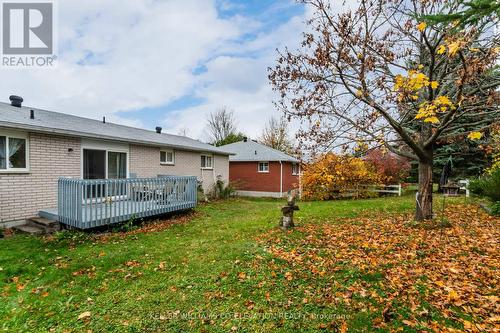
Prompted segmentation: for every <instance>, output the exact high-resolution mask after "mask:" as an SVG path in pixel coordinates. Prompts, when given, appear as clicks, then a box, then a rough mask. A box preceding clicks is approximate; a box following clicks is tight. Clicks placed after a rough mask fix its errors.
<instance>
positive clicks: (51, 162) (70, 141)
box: [0, 133, 229, 222]
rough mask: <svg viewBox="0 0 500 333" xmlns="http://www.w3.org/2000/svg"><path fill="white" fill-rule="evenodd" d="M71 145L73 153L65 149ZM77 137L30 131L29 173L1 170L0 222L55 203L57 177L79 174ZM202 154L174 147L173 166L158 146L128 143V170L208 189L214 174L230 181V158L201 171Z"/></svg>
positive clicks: (216, 159)
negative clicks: (197, 182)
mask: <svg viewBox="0 0 500 333" xmlns="http://www.w3.org/2000/svg"><path fill="white" fill-rule="evenodd" d="M69 148H72V149H73V151H72V152H68V149H69ZM81 148H82V140H81V139H80V138H72V137H63V136H55V135H47V134H39V133H30V134H29V164H30V172H29V173H18V174H12V173H9V174H4V173H0V222H5V221H13V220H20V219H24V218H27V217H30V216H35V215H36V214H37V213H38V211H39V210H40V209H46V208H54V207H56V206H57V180H58V178H59V177H75V178H80V177H81ZM200 156H201V153H197V152H189V151H181V150H175V165H161V164H160V148H155V147H148V146H138V145H130V146H129V169H130V173H135V174H136V175H137V177H156V176H157V175H159V174H165V175H178V176H196V177H198V179H201V180H203V187H204V188H205V190H207V191H208V190H210V189H211V188H212V186H213V183H214V181H215V179H216V177H217V175H221V176H222V179H223V180H224V181H225V182H226V183H227V182H228V181H229V159H228V157H227V156H220V155H214V169H213V170H201V165H200V163H201V162H200Z"/></svg>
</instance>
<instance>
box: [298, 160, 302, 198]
mask: <svg viewBox="0 0 500 333" xmlns="http://www.w3.org/2000/svg"><path fill="white" fill-rule="evenodd" d="M299 199H301V200H302V168H301V167H300V163H299Z"/></svg>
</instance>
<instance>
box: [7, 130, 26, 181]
mask: <svg viewBox="0 0 500 333" xmlns="http://www.w3.org/2000/svg"><path fill="white" fill-rule="evenodd" d="M0 136H5V137H6V138H7V139H6V140H5V145H6V148H7V149H6V151H5V153H6V155H5V159H6V161H5V163H6V167H7V169H0V173H2V174H5V173H29V172H30V140H29V135H28V133H25V132H17V131H6V130H0ZM9 138H14V139H24V140H26V168H10V167H9Z"/></svg>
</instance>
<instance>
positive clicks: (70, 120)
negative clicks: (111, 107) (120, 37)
mask: <svg viewBox="0 0 500 333" xmlns="http://www.w3.org/2000/svg"><path fill="white" fill-rule="evenodd" d="M30 110H34V114H35V119H30ZM0 127H7V128H15V129H22V130H31V131H36V132H44V133H54V134H61V135H71V136H78V137H87V138H97V139H104V140H106V139H107V140H115V141H122V142H128V143H136V144H144V145H151V146H160V147H162V146H166V147H171V148H179V149H184V150H191V151H200V152H211V153H216V154H221V155H230V154H231V153H230V152H227V151H225V150H224V149H220V148H217V147H214V146H212V145H209V144H206V143H203V142H201V141H198V140H195V139H191V138H188V137H185V136H179V135H172V134H166V133H162V134H158V133H156V132H155V131H148V130H145V129H140V128H135V127H129V126H123V125H118V124H113V123H109V122H106V123H103V122H102V121H99V120H93V119H88V118H83V117H78V116H73V115H68V114H64V113H59V112H53V111H47V110H41V109H36V108H31V107H24V106H23V107H21V108H18V107H13V106H11V105H10V104H7V103H0Z"/></svg>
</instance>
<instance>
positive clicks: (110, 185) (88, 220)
mask: <svg viewBox="0 0 500 333" xmlns="http://www.w3.org/2000/svg"><path fill="white" fill-rule="evenodd" d="M196 187H197V180H196V177H182V176H162V177H158V178H131V179H97V180H90V179H73V178H60V179H59V183H58V203H57V210H58V218H59V222H61V223H63V224H66V225H70V226H73V227H76V228H80V229H87V228H93V227H98V226H102V225H108V224H113V223H118V222H123V221H127V220H129V219H131V218H142V217H149V216H155V215H160V214H165V213H169V212H173V211H177V210H184V209H189V208H193V207H195V206H196V201H197V198H196V195H197V191H196Z"/></svg>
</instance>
